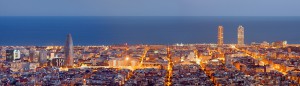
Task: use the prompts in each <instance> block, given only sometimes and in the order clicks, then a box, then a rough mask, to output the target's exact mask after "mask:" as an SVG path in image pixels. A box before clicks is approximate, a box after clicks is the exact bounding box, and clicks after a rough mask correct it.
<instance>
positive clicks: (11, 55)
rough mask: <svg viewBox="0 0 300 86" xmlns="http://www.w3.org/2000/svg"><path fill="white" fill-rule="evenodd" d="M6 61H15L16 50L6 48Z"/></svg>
mask: <svg viewBox="0 0 300 86" xmlns="http://www.w3.org/2000/svg"><path fill="white" fill-rule="evenodd" d="M6 61H8V62H12V61H14V50H6Z"/></svg>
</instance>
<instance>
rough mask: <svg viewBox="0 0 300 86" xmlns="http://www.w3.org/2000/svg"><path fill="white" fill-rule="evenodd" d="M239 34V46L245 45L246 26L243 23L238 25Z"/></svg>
mask: <svg viewBox="0 0 300 86" xmlns="http://www.w3.org/2000/svg"><path fill="white" fill-rule="evenodd" d="M237 34H238V35H237V36H238V43H237V44H238V45H239V46H243V45H244V27H243V26H242V25H240V26H239V27H238V32H237Z"/></svg>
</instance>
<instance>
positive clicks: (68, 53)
mask: <svg viewBox="0 0 300 86" xmlns="http://www.w3.org/2000/svg"><path fill="white" fill-rule="evenodd" d="M64 50H65V62H64V65H65V66H67V67H72V66H73V62H74V60H73V55H74V50H73V40H72V36H71V34H68V36H67V41H66V45H65V47H64Z"/></svg>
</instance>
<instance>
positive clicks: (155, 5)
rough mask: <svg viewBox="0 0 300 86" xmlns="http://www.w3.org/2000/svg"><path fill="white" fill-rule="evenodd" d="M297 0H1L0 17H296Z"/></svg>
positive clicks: (297, 10) (297, 13)
mask: <svg viewBox="0 0 300 86" xmlns="http://www.w3.org/2000/svg"><path fill="white" fill-rule="evenodd" d="M299 4H300V1H299V0H0V16H298V15H300V11H299V8H300V5H299Z"/></svg>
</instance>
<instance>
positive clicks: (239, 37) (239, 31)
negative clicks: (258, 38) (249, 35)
mask: <svg viewBox="0 0 300 86" xmlns="http://www.w3.org/2000/svg"><path fill="white" fill-rule="evenodd" d="M223 30H224V27H223V26H219V27H218V45H219V46H222V45H223V44H224V36H223ZM244 31H245V30H244V27H243V26H242V25H239V27H238V29H237V45H238V46H243V45H244V44H245V42H244V41H245V39H244V37H245V36H244Z"/></svg>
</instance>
